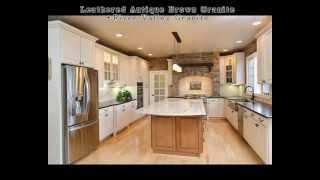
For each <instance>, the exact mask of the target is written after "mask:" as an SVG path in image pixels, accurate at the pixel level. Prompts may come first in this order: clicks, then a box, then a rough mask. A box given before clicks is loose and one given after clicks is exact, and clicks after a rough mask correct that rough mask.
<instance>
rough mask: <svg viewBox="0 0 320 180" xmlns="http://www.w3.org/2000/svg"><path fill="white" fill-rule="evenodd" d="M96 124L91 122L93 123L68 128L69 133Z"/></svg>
mask: <svg viewBox="0 0 320 180" xmlns="http://www.w3.org/2000/svg"><path fill="white" fill-rule="evenodd" d="M96 123H98V121H93V122H91V123H88V124H85V125H78V126H74V127H70V128H69V132H70V131H75V130H78V129H81V128H85V127H88V126H92V125H94V124H96Z"/></svg>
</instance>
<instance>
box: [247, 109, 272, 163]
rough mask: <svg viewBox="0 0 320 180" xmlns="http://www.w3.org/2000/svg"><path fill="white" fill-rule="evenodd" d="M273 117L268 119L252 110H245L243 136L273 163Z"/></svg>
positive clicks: (264, 157) (260, 154)
mask: <svg viewBox="0 0 320 180" xmlns="http://www.w3.org/2000/svg"><path fill="white" fill-rule="evenodd" d="M271 121H272V119H266V118H263V117H261V116H260V115H258V114H256V113H253V112H251V111H247V110H245V112H244V115H243V137H244V138H245V140H246V141H247V142H248V143H249V145H250V146H251V147H252V149H253V150H254V151H255V152H256V153H257V154H258V155H259V157H260V158H261V159H262V160H263V161H264V162H265V163H267V164H271V156H272V150H271V148H269V146H271V136H269V134H270V135H271V131H270V129H269V128H271V124H269V123H270V122H271Z"/></svg>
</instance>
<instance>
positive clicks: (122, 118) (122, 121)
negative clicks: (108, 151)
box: [116, 104, 127, 130]
mask: <svg viewBox="0 0 320 180" xmlns="http://www.w3.org/2000/svg"><path fill="white" fill-rule="evenodd" d="M116 111H117V130H120V129H122V128H124V127H125V126H126V123H127V122H126V120H127V117H126V105H125V104H120V105H117V106H116Z"/></svg>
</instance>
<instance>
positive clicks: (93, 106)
mask: <svg viewBox="0 0 320 180" xmlns="http://www.w3.org/2000/svg"><path fill="white" fill-rule="evenodd" d="M62 72H63V101H64V103H63V113H64V114H63V117H64V163H67V164H70V163H72V162H74V161H76V160H78V159H80V158H82V157H83V156H85V155H87V154H88V153H90V152H91V151H92V150H94V149H95V148H96V147H97V145H98V144H99V119H98V72H97V71H96V70H95V69H92V68H86V67H81V66H72V65H62Z"/></svg>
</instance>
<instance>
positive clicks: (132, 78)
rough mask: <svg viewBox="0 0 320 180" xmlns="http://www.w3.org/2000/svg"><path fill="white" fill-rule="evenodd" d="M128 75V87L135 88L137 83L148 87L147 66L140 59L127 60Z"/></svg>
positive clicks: (132, 57)
mask: <svg viewBox="0 0 320 180" xmlns="http://www.w3.org/2000/svg"><path fill="white" fill-rule="evenodd" d="M128 67H129V68H128V70H127V71H126V72H127V73H128V74H129V78H128V85H129V86H136V85H137V82H143V85H144V86H145V87H148V85H149V66H148V62H147V61H146V60H144V59H142V58H140V57H137V56H131V57H130V58H129V59H128Z"/></svg>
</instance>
